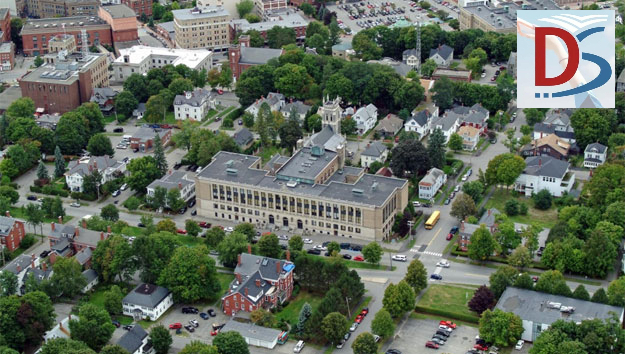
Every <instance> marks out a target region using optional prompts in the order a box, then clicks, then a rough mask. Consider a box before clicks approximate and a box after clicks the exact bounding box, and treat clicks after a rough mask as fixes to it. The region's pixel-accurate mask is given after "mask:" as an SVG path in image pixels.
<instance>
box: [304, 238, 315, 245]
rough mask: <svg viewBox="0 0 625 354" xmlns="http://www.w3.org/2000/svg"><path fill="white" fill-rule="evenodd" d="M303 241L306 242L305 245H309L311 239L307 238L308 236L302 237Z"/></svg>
mask: <svg viewBox="0 0 625 354" xmlns="http://www.w3.org/2000/svg"><path fill="white" fill-rule="evenodd" d="M304 243H305V244H307V245H310V244H311V243H313V241H312V240H311V239H309V238H305V239H304Z"/></svg>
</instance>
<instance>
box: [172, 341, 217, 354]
mask: <svg viewBox="0 0 625 354" xmlns="http://www.w3.org/2000/svg"><path fill="white" fill-rule="evenodd" d="M179 354H219V351H218V350H217V347H215V346H214V345H210V344H206V343H203V342H200V341H199V340H194V341H191V343H189V344H187V345H185V346H184V348H182V350H181V351H180V353H179Z"/></svg>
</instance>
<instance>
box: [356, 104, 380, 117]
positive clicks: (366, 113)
mask: <svg viewBox="0 0 625 354" xmlns="http://www.w3.org/2000/svg"><path fill="white" fill-rule="evenodd" d="M377 115H378V108H377V107H376V106H374V105H373V104H372V103H369V104H368V105H366V106H364V107H360V108H358V110H357V111H356V113H354V115H353V116H352V118H354V119H356V117H360V119H362V120H369V119H371V118H373V119H376V118H377Z"/></svg>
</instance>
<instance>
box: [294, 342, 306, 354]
mask: <svg viewBox="0 0 625 354" xmlns="http://www.w3.org/2000/svg"><path fill="white" fill-rule="evenodd" d="M302 349H304V341H303V340H300V341H299V342H297V344H295V348H293V353H299V352H301V351H302Z"/></svg>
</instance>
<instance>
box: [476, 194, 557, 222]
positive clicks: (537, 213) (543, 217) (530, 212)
mask: <svg viewBox="0 0 625 354" xmlns="http://www.w3.org/2000/svg"><path fill="white" fill-rule="evenodd" d="M511 198H514V196H513V195H512V191H511V190H510V191H507V190H505V189H497V190H496V191H495V192H494V193H493V195H492V196H491V197H490V199H488V201H487V202H486V205H485V208H486V209H490V208H497V210H499V211H500V212H502V213H503V212H504V210H505V205H506V201H508V200H509V199H511ZM516 200H517V201H518V202H519V203H522V204H525V205H527V215H515V216H510V217H508V219H510V220H511V221H513V222H517V223H520V224H528V225H535V226H540V227H542V228H552V227H553V225H555V224H556V222H557V221H558V210H557V209H556V207H555V205H553V206H551V208H550V209H549V210H538V209H535V208H534V203H533V202H532V201H531V200H530V199H529V198H525V197H518V198H516Z"/></svg>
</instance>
